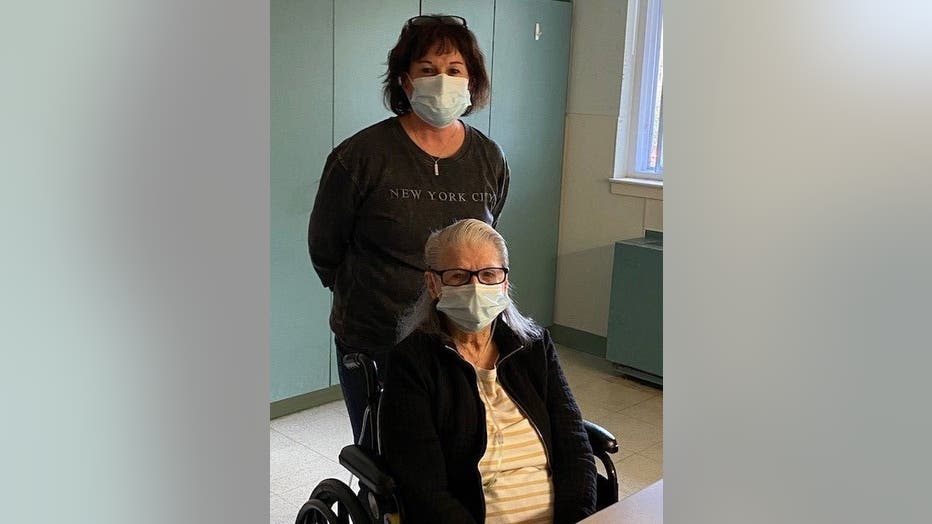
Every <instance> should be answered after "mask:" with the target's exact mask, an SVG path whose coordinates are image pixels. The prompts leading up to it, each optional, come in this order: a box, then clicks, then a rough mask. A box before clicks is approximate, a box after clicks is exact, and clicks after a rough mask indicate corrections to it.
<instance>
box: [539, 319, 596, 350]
mask: <svg viewBox="0 0 932 524" xmlns="http://www.w3.org/2000/svg"><path fill="white" fill-rule="evenodd" d="M547 329H548V330H550V335H551V336H552V337H553V341H554V342H556V343H557V344H560V345H561V346H567V347H570V348H573V349H575V350H577V351H582V352H584V353H589V354H590V355H595V356H597V357H602V358H605V346H606V339H605V337H600V336H599V335H593V334H592V333H589V332H587V331H580V330H578V329H574V328H571V327H566V326H561V325H559V324H553V325H551V326H550V327H548V328H547Z"/></svg>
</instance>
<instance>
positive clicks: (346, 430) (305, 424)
mask: <svg viewBox="0 0 932 524" xmlns="http://www.w3.org/2000/svg"><path fill="white" fill-rule="evenodd" d="M344 409H345V408H344V404H343V402H342V401H339V402H331V403H330V404H326V405H324V406H320V407H316V408H313V409H308V410H304V411H301V412H299V413H295V414H293V415H288V416H286V417H282V418H280V419H276V420H275V421H274V422H276V424H275V425H274V426H273V428H274V430H275V431H278V432H279V433H281V434H283V435H285V436H286V437H288V438H290V439H291V440H294V441H295V442H299V443H301V444H304V445H305V446H307V447H308V448H310V449H313V450H314V451H316V452H318V453H320V454H321V455H323V456H324V457H327V458H329V459H330V460H333V461H337V459H338V457H339V456H340V450H342V449H343V447H344V446H347V445H350V444H352V443H353V428H352V426H351V425H350V421H349V417H348V416H347V415H346V412H345V410H344Z"/></svg>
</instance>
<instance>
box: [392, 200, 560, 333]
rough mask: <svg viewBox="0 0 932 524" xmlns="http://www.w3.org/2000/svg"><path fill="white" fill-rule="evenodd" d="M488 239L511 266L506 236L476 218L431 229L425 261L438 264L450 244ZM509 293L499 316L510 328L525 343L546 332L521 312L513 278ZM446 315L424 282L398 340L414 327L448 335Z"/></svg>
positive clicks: (403, 320) (403, 319)
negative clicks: (507, 302)
mask: <svg viewBox="0 0 932 524" xmlns="http://www.w3.org/2000/svg"><path fill="white" fill-rule="evenodd" d="M486 243H487V244H491V245H493V246H494V247H495V249H496V250H497V251H498V254H499V255H500V256H501V258H502V264H503V265H504V266H505V267H508V246H506V245H505V239H504V238H502V236H501V235H500V234H499V233H498V231H496V230H495V228H493V227H492V226H490V225H489V224H486V223H485V222H483V221H481V220H476V219H474V218H467V219H463V220H458V221H456V222H454V223H453V224H451V225H449V226H447V227H445V228H443V229H441V230H439V231H434V232H433V233H431V234H430V236H429V237H428V238H427V242H426V243H425V244H424V263H425V265H426V267H427V268H428V269H432V268H436V267H437V262H438V261H439V260H440V256H441V254H443V253H445V252H446V250H447V249H449V248H450V246H462V245H471V244H486ZM508 296H509V297H510V298H511V303H510V304H509V305H508V307H507V308H505V311H502V313H501V314H500V315H499V319H501V320H503V321H504V322H505V324H507V325H508V327H510V328H511V330H512V331H513V332H514V333H515V335H517V336H518V339H520V340H521V343H523V344H528V343H530V342H531V341H533V340H535V339H537V338H539V337H540V336H541V335H543V329H541V327H540V326H538V325H537V323H535V322H534V320H532V319H531V318H529V317H526V316H524V315H522V314H521V313H520V312H519V311H518V308H517V307H515V304H514V293H513V290H512V286H511V282H510V281H509V282H508ZM443 317H444V316H443V313H442V312H440V311H437V299H435V298H433V297H431V296H430V291H429V290H428V289H427V287H426V286H424V288H423V289H422V290H421V294H420V296H418V299H417V301H416V302H415V303H414V305H413V306H411V307H410V308H408V309H407V310H406V311H405V313H404V314H403V315H402V317H401V319H400V320H399V322H398V333H397V334H398V341H401V340H403V339H404V338H405V337H407V336H408V335H410V334H411V333H413V332H414V331H415V330H421V331H423V332H425V333H432V334H441V335H444V336H446V335H447V332H446V330H445V329H444V323H443Z"/></svg>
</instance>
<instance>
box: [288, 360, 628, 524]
mask: <svg viewBox="0 0 932 524" xmlns="http://www.w3.org/2000/svg"><path fill="white" fill-rule="evenodd" d="M343 364H344V365H345V366H346V367H347V369H349V370H352V371H355V372H359V373H363V374H364V375H365V378H366V394H367V399H366V404H367V407H366V410H365V414H364V416H363V431H362V434H361V435H360V438H359V443H357V444H352V445H349V446H346V447H344V448H343V449H342V450H341V451H340V458H339V460H340V464H342V465H343V467H345V468H346V469H347V470H349V472H350V473H352V475H353V476H355V477H356V478H357V479H359V485H360V489H359V492H358V493H357V492H354V491H353V489H352V488H350V487H349V486H348V485H347V484H346V483H344V482H343V481H341V480H338V479H333V478H329V479H325V480H322V481H321V482H320V483H319V484H318V485H317V486H316V487H315V488H314V489H313V491H312V492H311V495H310V497H308V501H307V502H305V503H304V505H303V506H302V507H301V509H300V510H299V511H298V515H297V518H296V519H295V524H399V523H403V522H404V507H403V505H402V503H401V501H400V500H398V497H397V496H396V493H395V481H394V479H392V477H391V475H389V474H388V467H387V466H386V464H385V460H384V459H383V458H382V457H381V456H380V455H379V453H378V449H379V447H378V423H377V421H378V409H379V396H380V395H381V388H380V386H379V383H378V373H377V369H376V364H375V362H373V361H372V359H370V358H369V357H368V356H366V355H364V354H362V353H353V354H349V355H346V356H345V357H344V358H343ZM583 425H584V426H585V428H586V433H587V434H588V436H589V444H590V445H591V446H592V452H593V454H594V455H595V457H596V458H597V459H598V461H599V462H601V464H602V468H601V469H602V470H604V472H598V473H597V477H596V510H600V509H603V508H605V507H607V506H609V505H611V504H614V503H615V502H618V475H617V473H616V471H615V465H614V464H613V463H612V460H611V457H610V455H611V454H614V453H617V452H618V441H617V440H616V439H615V436H614V435H612V434H611V433H610V432H609V431H607V430H606V429H605V428H603V427H601V426H599V425H598V424H595V423H593V422H590V421H588V420H583Z"/></svg>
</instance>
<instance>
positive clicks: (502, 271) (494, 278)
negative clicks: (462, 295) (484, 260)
mask: <svg viewBox="0 0 932 524" xmlns="http://www.w3.org/2000/svg"><path fill="white" fill-rule="evenodd" d="M430 272H431V273H434V274H435V275H438V276H439V277H440V281H441V282H443V285H445V286H463V285H466V284H468V283H469V281H470V280H472V276H473V275H476V278H477V279H479V283H480V284H485V285H487V286H491V285H494V284H501V283H502V282H504V281H505V275H507V274H508V268H507V267H484V268H482V269H479V270H476V271H470V270H468V269H460V268H453V269H443V270H440V271H437V270H435V269H431V270H430Z"/></svg>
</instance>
